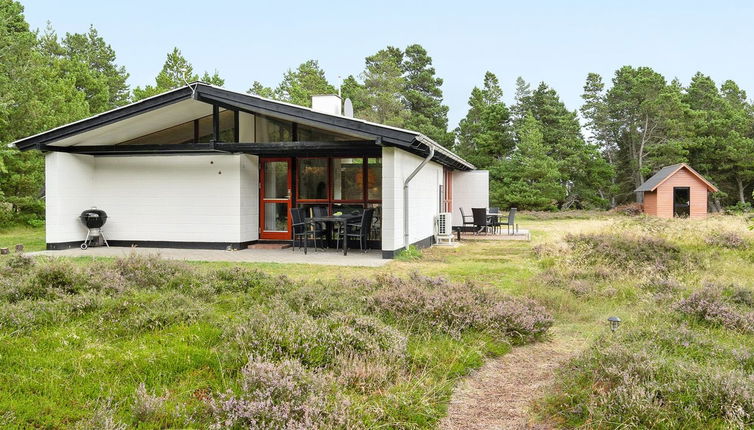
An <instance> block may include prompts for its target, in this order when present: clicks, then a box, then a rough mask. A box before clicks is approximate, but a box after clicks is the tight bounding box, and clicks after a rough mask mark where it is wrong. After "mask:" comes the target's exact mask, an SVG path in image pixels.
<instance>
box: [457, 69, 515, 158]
mask: <svg viewBox="0 0 754 430" xmlns="http://www.w3.org/2000/svg"><path fill="white" fill-rule="evenodd" d="M455 134H456V145H455V147H454V149H455V151H456V152H457V153H458V154H459V155H460V156H462V157H464V158H466V159H467V160H468V161H470V162H471V163H473V164H474V165H475V166H476V167H478V168H480V169H486V168H489V167H491V166H493V165H495V164H496V163H497V162H498V161H500V160H501V159H503V158H504V157H506V156H508V154H509V153H510V151H511V150H512V149H513V146H514V143H513V136H512V133H511V117H510V111H509V110H508V107H507V106H506V105H505V102H503V90H502V89H501V88H500V83H499V81H498V79H497V76H495V75H494V74H493V73H492V72H487V73H485V75H484V83H483V85H482V88H478V87H474V88H473V89H472V90H471V96H470V97H469V111H468V113H467V114H466V117H465V118H463V119H462V120H461V121H460V123H459V124H458V128H456V131H455Z"/></svg>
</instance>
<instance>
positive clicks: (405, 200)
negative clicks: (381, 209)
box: [403, 144, 435, 248]
mask: <svg viewBox="0 0 754 430" xmlns="http://www.w3.org/2000/svg"><path fill="white" fill-rule="evenodd" d="M427 146H428V147H429V155H427V158H425V159H424V160H422V162H421V164H419V165H418V166H416V169H414V171H413V172H411V174H410V175H408V178H406V180H405V181H403V247H404V248H408V245H409V244H408V240H409V239H408V183H409V182H411V180H412V179H414V176H416V174H417V173H419V171H420V170H421V169H423V168H424V166H426V165H427V163H429V160H431V159H432V157H434V156H435V146H434V145H430V144H427Z"/></svg>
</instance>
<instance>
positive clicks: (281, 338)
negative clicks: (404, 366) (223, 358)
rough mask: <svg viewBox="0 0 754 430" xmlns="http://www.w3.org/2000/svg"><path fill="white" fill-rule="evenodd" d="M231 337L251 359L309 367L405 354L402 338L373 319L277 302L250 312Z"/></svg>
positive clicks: (403, 338) (404, 339) (397, 356)
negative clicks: (342, 358)
mask: <svg viewBox="0 0 754 430" xmlns="http://www.w3.org/2000/svg"><path fill="white" fill-rule="evenodd" d="M230 334H231V335H232V336H233V338H234V339H235V341H236V342H237V344H238V345H239V346H240V347H241V349H242V350H244V351H246V352H248V353H250V354H256V355H260V356H263V357H267V358H271V359H288V358H293V359H297V360H299V361H301V363H303V364H305V365H307V366H311V367H322V366H328V365H332V364H333V363H334V362H335V360H336V359H337V358H338V356H341V355H348V354H355V353H356V354H376V353H379V354H384V355H385V356H387V357H391V358H393V359H396V358H400V357H403V355H404V354H405V350H406V337H405V336H404V335H403V334H402V333H400V332H399V331H398V330H396V329H394V328H392V327H390V326H388V325H386V324H384V323H382V322H381V321H379V320H378V319H376V318H373V317H370V316H364V315H355V314H349V313H340V312H334V313H331V314H328V315H323V316H320V317H314V316H311V315H308V314H306V313H304V312H299V311H295V310H293V309H291V308H290V307H289V306H288V305H286V304H285V303H281V302H278V303H275V304H273V305H272V306H271V307H269V308H267V307H263V306H259V307H257V308H256V309H252V310H251V311H250V312H249V313H248V316H247V318H246V319H245V320H244V321H243V322H242V323H240V324H238V325H237V326H236V327H235V328H234V329H233V330H232V332H231V333H230Z"/></svg>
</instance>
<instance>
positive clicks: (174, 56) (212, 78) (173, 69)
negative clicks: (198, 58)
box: [134, 48, 225, 100]
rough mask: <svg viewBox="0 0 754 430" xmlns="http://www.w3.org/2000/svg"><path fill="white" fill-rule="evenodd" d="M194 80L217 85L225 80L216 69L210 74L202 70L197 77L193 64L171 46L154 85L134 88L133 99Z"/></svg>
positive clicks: (139, 98)
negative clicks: (201, 73) (170, 50)
mask: <svg viewBox="0 0 754 430" xmlns="http://www.w3.org/2000/svg"><path fill="white" fill-rule="evenodd" d="M195 81H202V82H206V83H208V84H212V85H217V86H219V87H221V86H223V85H225V80H224V79H222V78H221V77H220V75H219V74H218V72H217V71H215V72H214V73H213V74H211V75H210V74H209V72H204V74H203V75H202V76H201V77H199V75H198V74H196V73H194V66H192V65H191V63H189V61H188V60H187V59H186V58H185V57H184V56H183V54H181V51H180V49H178V48H173V51H172V52H170V53H168V55H167V58H166V59H165V64H164V65H163V66H162V70H161V71H160V73H159V74H158V75H157V77H156V78H155V85H147V86H145V87H144V88H141V87H136V88H134V100H141V99H144V98H147V97H151V96H154V95H157V94H160V93H164V92H165V91H169V90H172V89H175V88H179V87H182V86H185V85H186V84H187V83H191V82H195Z"/></svg>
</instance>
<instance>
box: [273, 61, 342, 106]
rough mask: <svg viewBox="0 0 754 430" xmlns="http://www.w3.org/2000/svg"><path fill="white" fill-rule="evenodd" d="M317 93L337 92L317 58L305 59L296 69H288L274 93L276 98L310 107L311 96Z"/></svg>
mask: <svg viewBox="0 0 754 430" xmlns="http://www.w3.org/2000/svg"><path fill="white" fill-rule="evenodd" d="M317 94H337V90H336V89H335V87H334V86H333V85H331V84H330V83H329V82H328V81H327V78H326V77H325V72H324V70H322V68H320V67H319V63H318V62H317V60H309V61H306V62H304V63H302V64H300V65H299V66H298V67H297V68H296V70H290V69H289V70H288V71H287V72H286V73H285V75H284V76H283V80H282V82H280V85H278V87H277V88H276V89H275V93H274V95H275V98H276V99H277V100H282V101H285V102H288V103H293V104H297V105H300V106H307V107H311V105H312V96H313V95H317Z"/></svg>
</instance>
